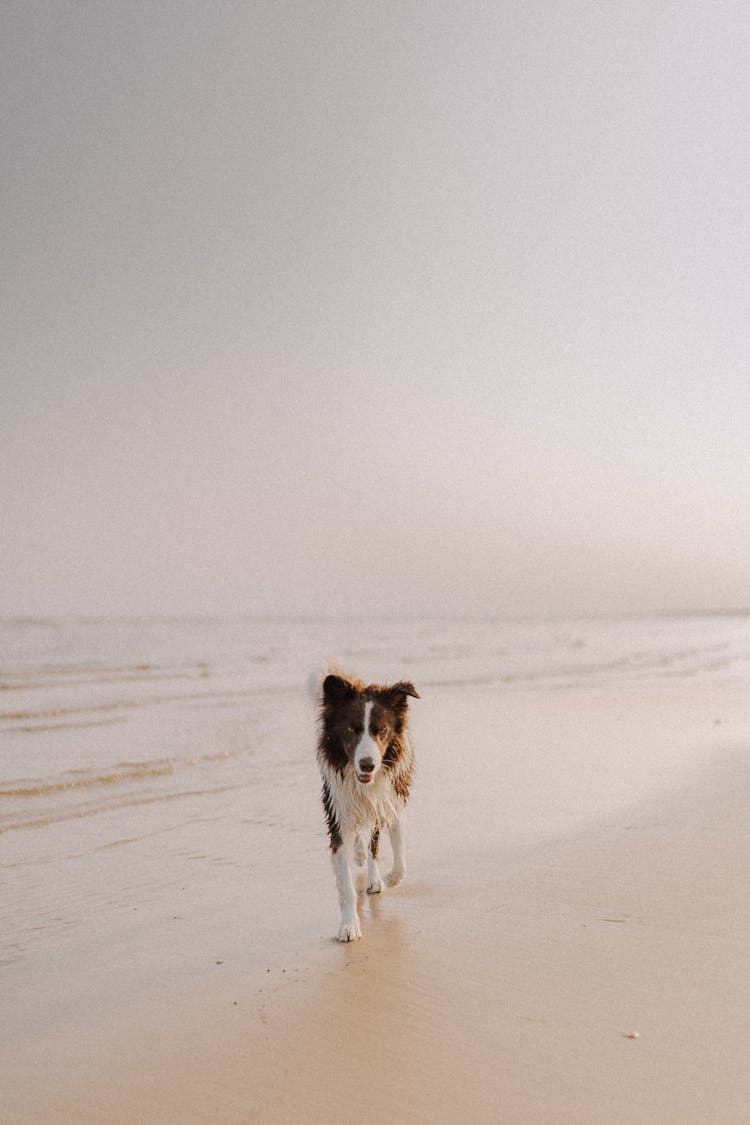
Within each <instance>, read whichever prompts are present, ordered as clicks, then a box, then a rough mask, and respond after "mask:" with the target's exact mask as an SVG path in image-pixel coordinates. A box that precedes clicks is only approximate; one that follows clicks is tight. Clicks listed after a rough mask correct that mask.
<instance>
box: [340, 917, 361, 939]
mask: <svg viewBox="0 0 750 1125" xmlns="http://www.w3.org/2000/svg"><path fill="white" fill-rule="evenodd" d="M361 937H362V931H361V930H360V928H359V922H358V921H357V919H356V918H354V919H352V920H351V921H349V922H342V923H341V925H340V926H339V941H357V940H358V939H359V938H361Z"/></svg>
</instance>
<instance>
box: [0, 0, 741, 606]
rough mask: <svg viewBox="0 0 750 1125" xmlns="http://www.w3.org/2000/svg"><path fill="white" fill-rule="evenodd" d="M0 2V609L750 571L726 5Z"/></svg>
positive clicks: (668, 580) (565, 584) (647, 602)
mask: <svg viewBox="0 0 750 1125" xmlns="http://www.w3.org/2000/svg"><path fill="white" fill-rule="evenodd" d="M0 12H1V17H0V18H1V21H2V27H1V28H0V32H1V34H0V41H1V46H0V51H1V54H2V57H1V58H0V94H1V98H2V120H3V146H4V153H3V160H2V182H3V201H2V208H0V224H1V225H2V247H3V249H2V262H3V264H2V270H1V271H0V274H1V276H0V284H2V289H3V300H2V325H1V326H0V353H1V360H2V386H1V412H0V431H1V433H0V437H1V441H0V471H1V472H2V497H1V500H2V512H1V513H0V515H1V527H0V535H1V536H2V544H1V546H2V549H1V550H0V612H2V613H5V614H12V615H16V614H50V613H64V614H70V613H117V614H119V613H179V612H197V613H216V612H220V613H231V612H235V611H241V612H251V613H252V612H260V613H263V612H265V613H277V612H278V613H301V614H319V613H343V614H352V613H358V612H362V613H382V614H391V613H414V614H422V613H445V614H453V613H455V614H464V613H466V614H485V613H486V614H503V615H511V616H524V615H529V614H544V615H548V614H566V613H586V612H597V613H601V612H634V611H635V612H638V611H645V612H649V611H653V610H660V609H682V608H686V609H689V608H700V607H707V606H716V607H724V608H726V607H733V606H740V605H747V604H749V603H750V589H749V581H750V65H749V63H748V59H750V11H749V10H748V8H747V7H746V5H743V4H738V3H729V2H726V3H725V2H721V0H719V2H710V3H709V2H708V0H706V2H702V3H701V2H697V0H682V2H681V3H656V4H654V3H653V0H644V2H634V0H616V2H615V0H612V2H611V3H609V2H602V0H597V2H596V3H594V2H587V0H578V2H568V0H518V2H513V3H511V2H503V0H498V2H496V3H486V2H483V3H475V2H471V0H469V2H466V0H464V2H461V3H447V2H446V3H443V2H440V3H437V2H434V3H431V2H424V3H416V2H410V0H399V2H389V0H381V2H378V3H357V2H347V3H344V2H341V3H338V2H333V0H328V2H315V0H299V2H296V3H291V2H290V3H287V2H283V0H263V2H260V0H259V2H256V3H254V2H253V0H244V2H239V0H237V2H221V0H214V2H211V0H205V2H202V3H198V2H190V0H179V2H178V0H174V2H169V0H147V2H146V0H99V2H95V0H91V2H89V3H84V2H80V3H70V2H66V0H49V2H48V3H41V2H39V0H19V2H17V3H13V2H11V0H5V2H4V3H3V4H2V7H1V9H0Z"/></svg>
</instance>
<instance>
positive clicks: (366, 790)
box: [318, 674, 419, 941]
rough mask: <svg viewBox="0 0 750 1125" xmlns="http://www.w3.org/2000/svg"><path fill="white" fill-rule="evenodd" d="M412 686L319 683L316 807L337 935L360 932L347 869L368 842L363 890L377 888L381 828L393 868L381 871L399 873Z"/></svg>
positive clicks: (389, 879) (333, 678) (396, 877)
mask: <svg viewBox="0 0 750 1125" xmlns="http://www.w3.org/2000/svg"><path fill="white" fill-rule="evenodd" d="M409 696H411V697H412V698H414V699H419V695H418V694H417V692H416V690H415V688H414V685H413V684H412V683H409V682H408V681H406V680H400V681H399V682H398V683H396V684H391V685H389V686H385V685H379V684H367V685H365V684H364V683H362V682H361V681H360V680H356V679H352V678H351V677H348V676H341V675H335V674H331V675H328V676H326V678H325V680H324V681H323V689H322V695H321V707H320V736H319V739H318V766H319V767H320V774H321V777H322V779H323V809H324V811H325V815H326V820H327V822H328V836H329V840H330V845H331V858H332V861H333V869H334V872H335V874H336V885H337V888H338V893H339V902H340V904H341V922H340V925H339V932H338V937H339V941H354V940H356V939H357V938H360V937H361V936H362V931H361V929H360V925H359V916H358V914H357V896H356V892H355V889H354V880H353V877H352V867H353V865H354V863H355V862H358V863H363V862H364V842H363V837H365V838H366V839H367V841H368V845H369V846H368V851H367V893H368V894H378V893H379V892H380V891H381V890H382V887H383V883H382V880H381V877H380V871H379V870H378V845H379V842H380V832H381V829H382V828H387V829H388V833H389V835H390V839H391V847H392V849H393V867H392V869H391V871H390V872H389V874H388V875H386V877H385V882H386V883H387V884H388V885H389V886H396V884H398V883H400V882H401V880H402V879H403V877H404V875H405V874H406V862H405V858H404V813H405V810H406V802H407V800H408V797H409V786H410V784H411V779H412V774H413V772H414V751H413V749H412V745H411V742H410V740H409V735H408V733H407V730H406V723H407V718H408V697H409Z"/></svg>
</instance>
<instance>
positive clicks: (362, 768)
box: [359, 758, 375, 773]
mask: <svg viewBox="0 0 750 1125" xmlns="http://www.w3.org/2000/svg"><path fill="white" fill-rule="evenodd" d="M374 769H375V763H374V762H373V760H372V758H363V759H362V761H361V762H360V763H359V772H360V773H372V771H373V770H374Z"/></svg>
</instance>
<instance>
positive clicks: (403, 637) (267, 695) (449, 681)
mask: <svg viewBox="0 0 750 1125" xmlns="http://www.w3.org/2000/svg"><path fill="white" fill-rule="evenodd" d="M329 663H335V665H336V666H338V667H339V668H341V669H342V670H344V671H350V672H352V673H354V674H357V675H360V676H361V677H363V678H365V679H367V680H370V681H388V680H391V681H392V680H396V679H401V678H407V679H410V680H412V681H413V682H414V684H415V685H416V687H417V689H418V691H419V692H420V694H421V696H422V698H423V699H424V700H427V701H428V705H429V699H430V697H431V696H434V695H435V694H438V693H445V692H452V693H457V692H458V693H461V694H465V693H470V692H472V691H478V690H480V691H481V692H485V693H486V692H487V691H490V692H493V693H496V694H498V695H503V694H506V695H507V694H508V693H519V692H533V691H537V690H540V689H544V690H547V691H550V690H551V691H560V692H575V691H576V690H579V689H581V688H584V687H591V686H594V685H606V686H607V687H608V689H609V690H612V689H613V688H615V689H616V687H617V685H618V684H622V685H625V684H632V683H634V682H637V681H648V682H650V683H652V684H653V683H654V682H658V681H666V680H675V679H682V680H698V679H700V680H703V681H705V680H715V679H721V680H727V679H732V680H736V681H737V682H738V683H739V684H742V683H747V682H748V681H750V617H748V616H747V615H744V614H724V615H708V614H707V615H696V616H686V617H677V616H675V617H659V618H633V619H618V620H615V619H612V620H604V619H596V620H568V621H536V622H530V621H518V622H510V621H501V620H482V621H466V620H438V619H434V620H420V621H406V620H379V621H372V620H367V621H364V620H363V621H356V620H346V621H335V620H280V619H279V620H273V619H266V620H259V619H252V618H242V617H236V618H222V619H204V618H197V617H196V618H188V617H185V618H169V619H166V618H165V619H161V618H132V619H119V618H113V619H56V620H5V621H3V622H1V623H0V834H2V842H1V843H0V852H1V854H0V866H1V867H2V869H3V882H4V901H5V907H6V917H5V927H4V935H5V936H4V938H3V939H2V942H3V943H4V944H2V943H0V960H2V959H3V958H5V959H6V960H13V959H14V958H15V957H17V956H19V955H20V954H22V953H24V952H28V950H29V949H33V948H34V947H35V944H36V945H38V944H39V943H42V944H44V943H49V942H52V941H54V940H55V936H56V935H58V934H60V933H62V932H68V933H70V932H71V928H72V930H73V931H75V927H77V926H78V927H83V926H84V924H85V923H90V920H91V916H92V914H93V915H96V913H97V911H99V912H100V915H99V916H100V917H101V918H105V917H109V918H110V919H112V918H113V917H114V915H116V914H117V912H118V911H120V912H121V911H122V910H125V909H133V910H135V909H137V904H138V903H139V902H140V901H141V900H143V898H144V897H145V898H148V899H151V900H156V898H158V896H159V894H160V893H163V891H164V889H165V888H174V887H176V886H178V885H179V884H180V882H181V881H182V882H183V883H184V881H185V880H186V879H187V878H192V874H191V873H192V872H196V873H197V872H198V871H199V870H200V872H201V875H200V877H201V878H203V879H205V880H206V882H207V884H208V883H210V880H211V871H212V868H213V869H215V867H216V865H231V864H233V863H240V862H242V863H245V864H247V865H248V867H249V868H250V867H252V856H253V854H256V855H259V854H260V851H261V850H262V849H265V851H263V854H264V855H265V856H268V855H270V854H273V848H274V847H277V843H275V841H278V840H279V839H280V838H281V836H280V830H282V831H283V835H284V839H285V840H286V841H288V840H289V838H295V834H296V841H297V845H298V849H299V850H300V852H301V853H304V851H305V849H306V848H311V847H312V848H315V849H318V850H319V848H320V840H321V839H322V832H323V826H322V821H321V818H320V810H319V808H318V805H317V786H318V782H317V776H316V773H315V763H314V746H315V709H314V706H313V703H312V701H311V698H310V686H309V685H310V683H311V675H313V674H314V673H316V672H318V673H319V672H320V671H321V670H322V669H323V668H324V667H325V666H326V665H327V664H329ZM501 733H502V732H501ZM302 789H304V790H306V791H307V792H305V793H301V790H302ZM313 792H314V793H315V794H316V798H315V800H313V799H311V798H308V794H312V793H313ZM300 808H304V809H305V810H306V811H305V813H304V815H303V816H302V818H300V814H299V810H300ZM292 810H295V811H292ZM308 810H309V811H308ZM219 820H221V823H222V845H221V847H220V848H219V847H218V846H217V849H216V852H215V854H214V852H212V848H211V846H210V840H211V838H212V833H211V828H210V826H211V824H212V823H213V822H217V823H218V822H219ZM235 824H236V831H237V837H236V841H235V842H236V847H234V844H233V843H232V840H231V839H230V838H229V837H228V836H227V832H228V831H229V832H230V835H231V831H232V829H233V826H234V825H235ZM285 846H286V845H285ZM117 849H119V850H118V851H117V855H118V856H119V857H120V858H119V859H118V860H117V862H114V859H113V857H114V855H115V850H117ZM269 849H270V850H269ZM261 874H262V873H261ZM259 878H260V876H259ZM51 883H52V884H53V885H55V886H56V887H57V888H58V893H56V894H54V895H53V896H50V884H51ZM113 911H114V913H113ZM112 924H115V923H114V921H112Z"/></svg>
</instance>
